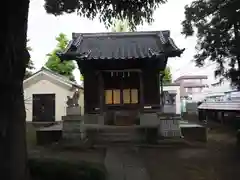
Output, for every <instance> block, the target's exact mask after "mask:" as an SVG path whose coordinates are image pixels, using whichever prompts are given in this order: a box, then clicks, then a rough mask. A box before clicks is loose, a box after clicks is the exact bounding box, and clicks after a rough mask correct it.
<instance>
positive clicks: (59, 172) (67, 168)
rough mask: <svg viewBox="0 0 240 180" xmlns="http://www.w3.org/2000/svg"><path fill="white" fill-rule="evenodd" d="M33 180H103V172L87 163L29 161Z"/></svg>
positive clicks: (48, 160)
mask: <svg viewBox="0 0 240 180" xmlns="http://www.w3.org/2000/svg"><path fill="white" fill-rule="evenodd" d="M29 169H30V175H31V177H32V179H34V180H104V179H105V171H104V169H103V168H102V169H101V168H100V167H95V166H94V165H91V164H88V163H69V162H65V161H62V160H55V159H54V160H53V159H31V160H29Z"/></svg>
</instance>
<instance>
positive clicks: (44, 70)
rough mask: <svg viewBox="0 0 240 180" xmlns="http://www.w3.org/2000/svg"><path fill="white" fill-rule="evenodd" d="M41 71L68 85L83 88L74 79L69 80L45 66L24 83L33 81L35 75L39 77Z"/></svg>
mask: <svg viewBox="0 0 240 180" xmlns="http://www.w3.org/2000/svg"><path fill="white" fill-rule="evenodd" d="M40 73H43V74H44V75H46V76H49V77H51V78H53V79H54V80H56V81H58V82H59V83H62V84H64V85H66V86H69V87H75V88H79V89H83V87H82V86H80V85H79V84H77V83H76V82H74V81H71V80H69V79H68V78H67V77H65V76H63V75H60V74H58V73H56V72H54V71H52V70H50V69H47V68H45V67H42V68H41V69H40V70H39V71H37V72H35V73H34V74H33V75H31V76H30V77H29V78H27V79H25V80H24V81H23V83H24V84H27V83H28V82H29V81H31V80H32V79H34V78H35V77H37V76H38V75H39V74H40Z"/></svg>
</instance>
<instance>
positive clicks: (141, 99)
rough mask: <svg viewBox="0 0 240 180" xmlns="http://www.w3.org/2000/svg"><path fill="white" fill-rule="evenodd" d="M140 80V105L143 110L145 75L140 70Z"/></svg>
mask: <svg viewBox="0 0 240 180" xmlns="http://www.w3.org/2000/svg"><path fill="white" fill-rule="evenodd" d="M139 80H140V88H139V89H140V107H141V111H143V110H144V92H143V91H144V83H143V75H142V72H139Z"/></svg>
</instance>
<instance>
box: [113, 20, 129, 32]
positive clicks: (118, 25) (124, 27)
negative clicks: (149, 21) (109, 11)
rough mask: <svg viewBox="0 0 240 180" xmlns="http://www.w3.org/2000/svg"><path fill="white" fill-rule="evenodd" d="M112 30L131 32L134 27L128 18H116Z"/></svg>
mask: <svg viewBox="0 0 240 180" xmlns="http://www.w3.org/2000/svg"><path fill="white" fill-rule="evenodd" d="M111 29H112V32H129V31H132V29H131V28H130V26H129V21H128V20H115V22H114V24H113V26H112V28H111Z"/></svg>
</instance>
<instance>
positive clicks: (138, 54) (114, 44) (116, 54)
mask: <svg viewBox="0 0 240 180" xmlns="http://www.w3.org/2000/svg"><path fill="white" fill-rule="evenodd" d="M183 51H184V49H183V50H180V49H179V48H178V47H177V46H176V45H175V43H174V42H173V40H172V39H171V38H170V32H169V31H151V32H124V33H116V32H115V33H83V34H81V33H73V40H72V41H71V42H70V43H69V45H68V47H67V48H66V50H65V52H63V53H62V54H61V57H62V59H66V60H67V59H68V58H77V59H84V58H85V59H133V58H134V59H137V58H138V59H143V58H149V57H154V56H158V55H162V54H164V55H167V56H168V57H175V56H180V55H181V54H182V52H183Z"/></svg>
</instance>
